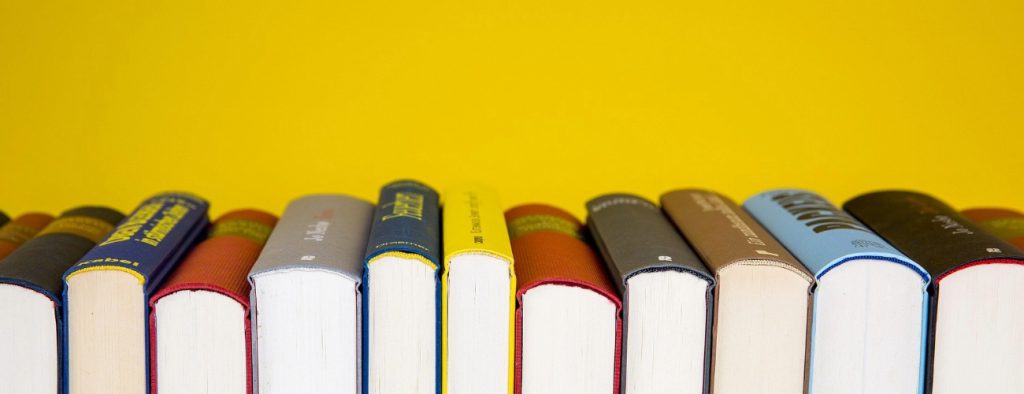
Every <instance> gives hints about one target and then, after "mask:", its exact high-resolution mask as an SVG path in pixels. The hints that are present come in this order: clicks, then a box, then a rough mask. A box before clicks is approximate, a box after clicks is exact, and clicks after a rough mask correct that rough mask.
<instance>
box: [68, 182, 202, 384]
mask: <svg viewBox="0 0 1024 394" xmlns="http://www.w3.org/2000/svg"><path fill="white" fill-rule="evenodd" d="M208 208H209V205H208V204H207V202H206V201H204V200H202V199H200V198H198V197H196V196H193V195H191V194H185V193H164V194H159V195H156V196H154V197H151V198H150V199H148V200H146V201H144V202H143V203H142V205H140V206H139V207H138V208H136V209H135V210H134V211H132V213H131V214H130V215H129V216H128V217H127V218H125V219H124V220H123V221H121V223H120V224H118V225H117V227H115V228H114V230H113V231H112V232H111V233H110V234H109V235H107V236H106V237H105V238H104V239H102V240H101V241H100V242H99V244H98V245H97V246H96V247H94V248H92V250H90V251H89V252H88V253H86V254H85V256H83V257H82V258H81V259H80V260H79V262H78V263H75V264H74V265H73V266H71V268H69V269H68V270H67V272H65V273H64V276H63V279H64V284H65V286H64V291H63V294H62V299H63V300H64V304H65V305H67V301H68V293H67V281H68V279H70V278H72V277H74V276H75V275H77V274H79V273H82V272H88V271H99V270H115V271H122V272H125V273H128V274H131V275H132V276H135V277H136V278H137V279H138V280H139V283H140V284H142V286H143V295H144V296H145V297H146V301H148V300H149V296H150V295H152V293H153V292H154V291H155V290H156V288H157V287H158V286H159V285H160V283H161V281H162V280H163V279H164V277H165V276H166V275H167V273H168V272H169V271H170V270H171V269H173V268H174V266H175V265H176V264H177V262H178V261H179V260H180V259H181V258H182V257H183V256H184V254H185V253H186V252H187V251H188V249H190V248H191V247H192V246H193V245H195V244H196V242H198V240H199V239H200V238H201V235H202V234H205V232H206V230H207V228H206V227H207V225H208V224H209V219H208V218H207V215H206V212H207V210H208ZM63 318H64V320H63V322H62V323H61V324H62V326H63V327H62V329H63V330H64V333H63V335H62V336H61V341H62V342H63V343H62V345H63V346H64V348H65V349H66V348H68V345H69V344H68V340H69V338H68V335H67V323H68V308H64V310H63ZM140 318H141V319H143V320H147V319H148V318H149V303H148V302H144V303H143V310H142V315H141V316H140ZM145 331H146V333H145V334H144V336H145V344H144V346H145V349H146V352H147V354H146V358H145V359H146V363H147V365H146V366H145V371H146V372H147V374H148V372H149V370H150V365H148V363H149V354H148V352H149V347H150V344H149V340H150V333H149V326H148V325H146V330H145ZM63 357H64V360H63V363H64V365H65V366H67V365H68V364H69V362H70V361H69V359H68V355H67V352H65V353H64V356H63ZM66 375H67V369H66V368H65V371H64V384H63V386H64V389H65V390H68V382H67V376H66ZM148 379H149V376H147V381H148ZM149 389H150V384H147V385H146V391H147V392H148V391H149ZM65 392H66V391H65Z"/></svg>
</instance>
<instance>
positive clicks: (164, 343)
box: [149, 210, 277, 394]
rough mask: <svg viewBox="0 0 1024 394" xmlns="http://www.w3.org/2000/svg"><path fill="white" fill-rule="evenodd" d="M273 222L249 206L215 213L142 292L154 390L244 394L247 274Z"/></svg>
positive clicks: (248, 377)
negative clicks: (202, 235)
mask: <svg viewBox="0 0 1024 394" xmlns="http://www.w3.org/2000/svg"><path fill="white" fill-rule="evenodd" d="M275 223H277V217H275V216H274V215H271V214H269V213H266V212H263V211H257V210H237V211H231V212H228V213H226V214H224V215H222V216H221V217H220V218H218V219H217V220H216V221H214V222H213V225H212V227H211V231H210V234H209V238H207V239H206V240H205V241H203V242H202V243H200V244H199V245H197V246H196V247H195V249H193V250H192V251H191V252H190V253H189V254H188V256H186V257H185V259H184V260H182V262H181V264H179V265H178V267H177V268H176V269H175V270H174V271H173V272H172V273H171V275H170V276H169V277H168V278H167V281H166V282H165V283H164V284H163V286H162V287H161V288H160V290H159V291H157V292H156V294H154V295H153V297H152V298H150V300H149V306H150V309H151V310H152V312H151V313H150V315H149V316H150V319H149V330H150V373H151V378H150V381H151V382H152V391H153V392H154V393H157V392H159V393H160V394H190V393H203V392H211V393H220V394H249V393H252V374H251V372H252V368H251V367H252V358H251V353H250V349H251V348H250V346H251V342H250V331H249V282H248V274H249V269H251V268H252V265H253V263H255V262H256V258H257V257H258V256H259V254H260V250H261V249H263V244H264V243H265V242H266V241H267V237H269V236H270V231H271V230H272V229H273V228H274V224H275Z"/></svg>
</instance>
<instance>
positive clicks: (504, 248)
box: [441, 185, 516, 394]
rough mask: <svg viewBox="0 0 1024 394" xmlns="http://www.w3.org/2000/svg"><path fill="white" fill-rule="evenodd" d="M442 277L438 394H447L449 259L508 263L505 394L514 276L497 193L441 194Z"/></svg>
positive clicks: (464, 190)
mask: <svg viewBox="0 0 1024 394" xmlns="http://www.w3.org/2000/svg"><path fill="white" fill-rule="evenodd" d="M444 198H445V201H444V210H443V212H444V217H443V218H442V221H443V227H442V228H443V229H444V251H445V256H444V273H443V274H442V275H441V393H442V394H447V393H448V269H449V268H450V266H449V264H450V262H451V259H452V257H455V256H456V255H460V254H464V253H483V254H490V255H494V256H496V257H499V258H501V259H503V260H506V261H508V267H509V273H508V274H509V284H510V286H509V296H508V299H509V308H508V310H509V319H508V321H509V330H508V332H509V338H508V344H509V346H508V350H509V351H508V392H509V394H512V391H513V386H514V383H515V382H514V381H513V373H514V370H515V365H514V364H515V337H516V333H515V328H516V327H515V307H516V304H515V303H516V301H515V294H516V274H515V268H514V265H513V259H512V244H511V243H510V242H509V237H508V227H507V226H506V225H505V214H504V212H503V210H502V206H501V202H500V200H499V198H498V194H497V192H495V191H494V190H492V189H490V188H487V187H483V186H478V185H466V186H459V187H453V188H450V189H448V190H447V191H446V193H445V194H444Z"/></svg>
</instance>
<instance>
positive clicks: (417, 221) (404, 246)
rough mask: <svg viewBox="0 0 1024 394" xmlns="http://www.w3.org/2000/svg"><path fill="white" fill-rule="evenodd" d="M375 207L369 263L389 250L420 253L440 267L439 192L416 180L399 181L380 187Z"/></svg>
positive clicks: (432, 264) (368, 247) (368, 248)
mask: <svg viewBox="0 0 1024 394" xmlns="http://www.w3.org/2000/svg"><path fill="white" fill-rule="evenodd" d="M378 201H379V202H378V205H377V209H376V211H374V216H373V225H372V227H371V228H370V239H369V242H368V243H367V245H366V258H365V260H366V263H367V264H370V263H372V262H373V261H374V260H375V259H376V258H378V257H379V256H381V255H383V254H386V253H406V254H412V255H417V256H420V257H419V258H418V259H419V260H421V261H423V263H424V264H427V265H430V266H432V267H433V268H434V269H437V268H438V266H439V265H440V264H439V262H440V255H441V250H440V249H441V222H440V213H441V212H440V211H441V209H440V205H439V199H438V195H437V192H436V191H434V189H432V188H430V187H429V186H427V185H424V184H422V183H420V182H416V181H409V180H405V181H396V182H392V183H390V184H387V185H385V186H384V187H383V188H381V191H380V199H379V200H378Z"/></svg>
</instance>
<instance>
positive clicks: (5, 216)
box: [0, 211, 11, 226]
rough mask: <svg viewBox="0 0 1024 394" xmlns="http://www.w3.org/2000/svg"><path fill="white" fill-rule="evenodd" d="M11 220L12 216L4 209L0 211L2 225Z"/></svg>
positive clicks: (0, 224)
mask: <svg viewBox="0 0 1024 394" xmlns="http://www.w3.org/2000/svg"><path fill="white" fill-rule="evenodd" d="M9 221H11V218H10V217H9V216H7V214H6V213H4V211H0V226H3V225H5V224H7V222H9Z"/></svg>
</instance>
